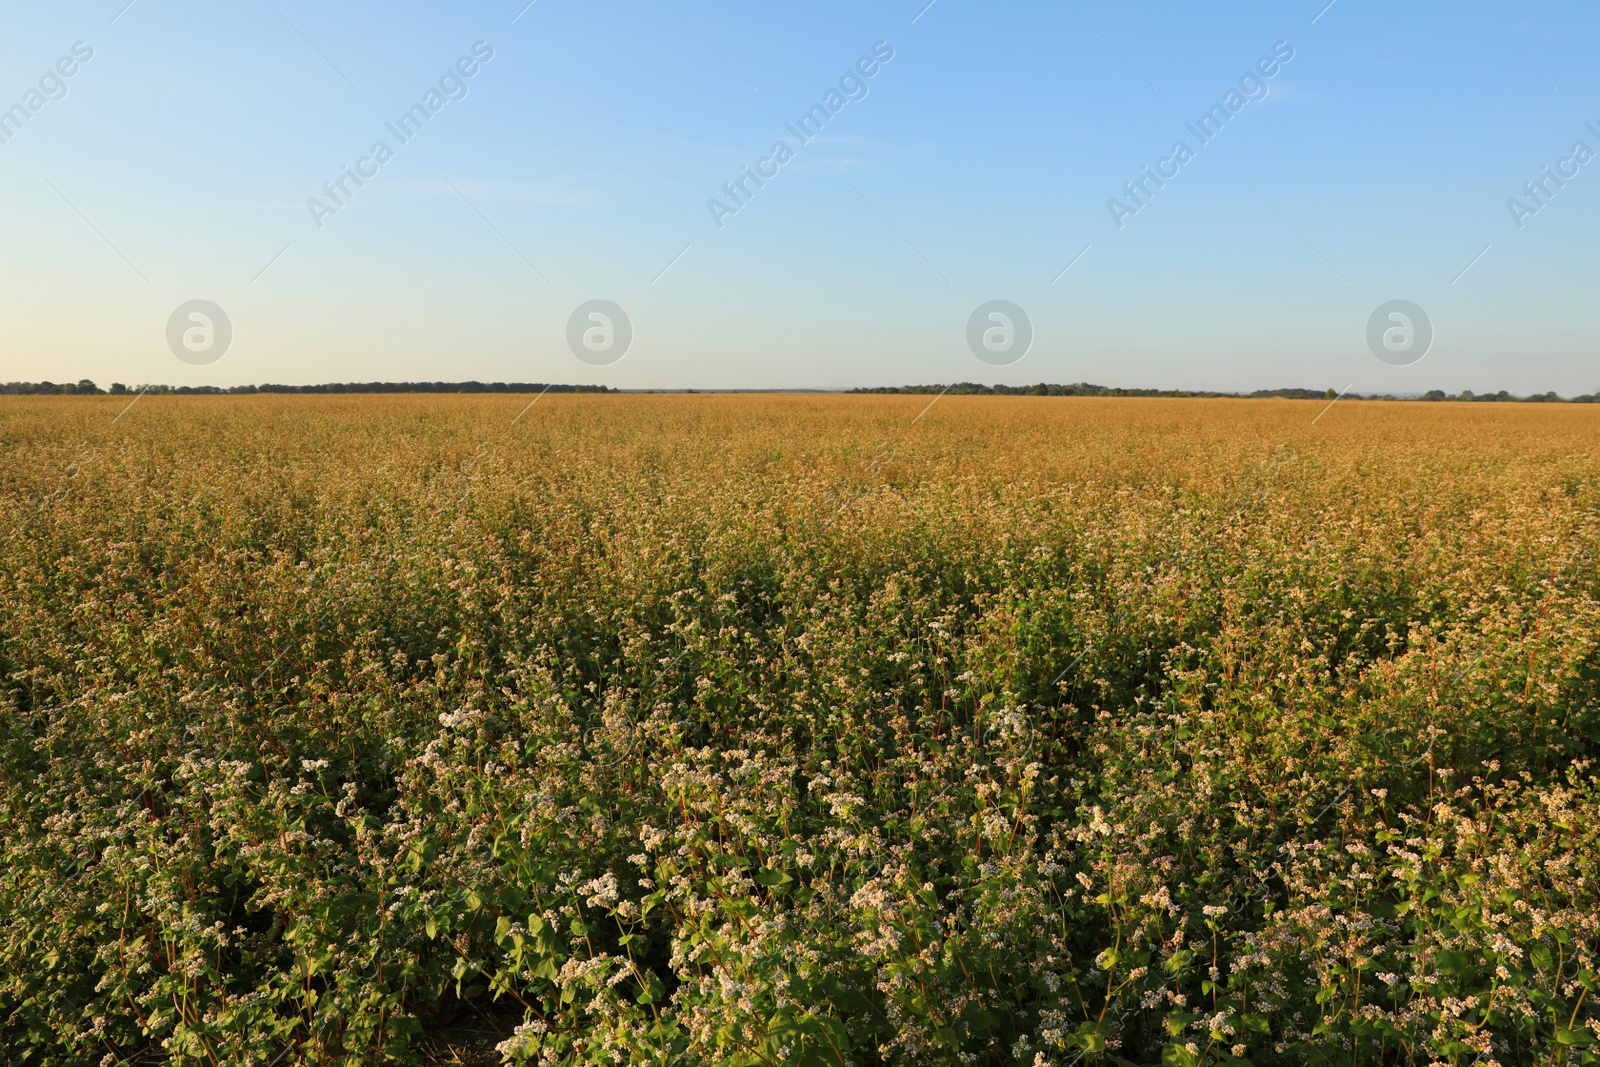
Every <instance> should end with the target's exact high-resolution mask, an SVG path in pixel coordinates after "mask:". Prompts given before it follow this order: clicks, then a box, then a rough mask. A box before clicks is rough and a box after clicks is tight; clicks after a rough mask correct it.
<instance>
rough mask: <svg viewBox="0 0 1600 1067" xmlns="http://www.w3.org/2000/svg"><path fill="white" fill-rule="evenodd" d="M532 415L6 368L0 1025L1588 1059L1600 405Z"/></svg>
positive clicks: (79, 1055) (1350, 1058)
mask: <svg viewBox="0 0 1600 1067" xmlns="http://www.w3.org/2000/svg"><path fill="white" fill-rule="evenodd" d="M529 399H531V398H529V397H519V396H477V397H453V396H389V397H381V398H379V397H370V396H369V397H363V396H346V397H273V396H253V397H222V398H201V397H157V396H150V397H144V398H142V399H140V400H139V401H138V402H136V403H135V404H134V405H133V406H132V407H131V408H128V409H127V410H126V412H125V413H124V414H122V415H121V416H120V417H118V413H119V412H122V411H123V409H124V408H125V406H126V405H127V399H126V398H122V397H105V398H97V397H61V398H0V1046H3V1049H4V1051H3V1053H0V1059H4V1060H5V1062H8V1063H18V1064H90V1065H92V1064H105V1065H107V1067H109V1065H112V1064H122V1063H125V1064H146V1063H158V1062H160V1063H172V1064H182V1065H196V1067H198V1065H202V1064H204V1065H216V1064H253V1065H255V1067H288V1065H292V1064H302V1063H304V1064H334V1063H379V1062H388V1061H399V1062H416V1061H421V1062H441V1063H446V1062H471V1063H486V1062H496V1061H504V1062H507V1063H513V1064H545V1065H550V1067H557V1065H579V1064H595V1065H602V1064H604V1065H611V1064H617V1065H621V1064H638V1065H641V1067H643V1065H654V1067H688V1065H698V1064H733V1065H741V1067H755V1065H774V1067H776V1065H779V1064H784V1065H791V1064H792V1065H799V1067H826V1065H835V1067H838V1065H843V1064H851V1065H859V1067H867V1065H876V1064H897V1065H899V1064H903V1065H907V1067H910V1065H943V1064H958V1065H973V1067H977V1065H986V1067H987V1065H999V1064H1008V1065H1011V1064H1014V1065H1037V1067H1044V1065H1054V1067H1068V1065H1104V1067H1119V1065H1121V1067H1125V1065H1127V1064H1140V1065H1143V1064H1162V1065H1163V1067H1198V1065H1200V1064H1208V1065H1209V1064H1219V1065H1228V1064H1238V1063H1244V1062H1248V1063H1249V1064H1253V1065H1256V1067H1265V1065H1268V1064H1315V1065H1330V1067H1331V1065H1334V1064H1338V1065H1347V1064H1348V1065H1351V1067H1357V1065H1366V1064H1415V1065H1418V1067H1421V1065H1427V1064H1434V1063H1441V1064H1450V1065H1452V1067H1466V1065H1471V1064H1481V1065H1484V1067H1493V1065H1495V1064H1499V1065H1502V1067H1512V1065H1523V1064H1530V1065H1531V1064H1557V1065H1561V1064H1589V1063H1595V1062H1597V1060H1600V1043H1597V1042H1600V1006H1597V1003H1596V997H1597V996H1600V992H1597V991H1594V990H1593V989H1592V987H1593V986H1594V984H1595V982H1596V971H1597V968H1600V965H1597V962H1596V956H1597V953H1600V781H1597V779H1596V777H1595V774H1596V773H1597V771H1600V768H1596V767H1595V766H1594V765H1593V763H1592V760H1593V759H1594V757H1595V756H1596V755H1597V754H1600V567H1597V549H1600V410H1597V409H1596V408H1594V407H1592V406H1571V407H1569V406H1555V405H1494V406H1492V407H1486V406H1475V405H1457V404H1418V403H1377V402H1354V401H1349V400H1343V401H1340V402H1338V403H1337V404H1335V405H1334V406H1333V407H1332V408H1331V409H1328V410H1327V411H1326V412H1325V413H1322V412H1323V411H1324V408H1325V407H1326V403H1325V402H1323V401H1316V402H1301V401H1278V400H1259V401H1237V400H1104V399H1081V398H1024V397H954V396H947V397H944V398H942V399H939V400H938V401H937V402H936V403H934V404H933V406H932V407H931V408H929V407H928V401H929V400H930V399H931V398H929V397H921V396H894V397H843V396H784V397H750V396H691V395H677V396H666V395H660V396H573V395H564V396H555V395H548V396H545V397H543V398H542V399H541V400H539V401H538V403H536V404H534V405H533V406H532V407H525V405H526V404H527V402H528V400H529ZM519 413H520V416H519ZM1319 413H1322V414H1321V416H1320V418H1319Z"/></svg>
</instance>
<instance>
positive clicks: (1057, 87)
mask: <svg viewBox="0 0 1600 1067" xmlns="http://www.w3.org/2000/svg"><path fill="white" fill-rule="evenodd" d="M525 4H526V0H507V2H504V3H502V2H498V0H497V2H494V3H463V4H458V5H437V4H426V5H425V4H418V3H390V4H386V5H382V6H380V5H377V4H373V3H363V2H357V3H349V4H340V5H329V4H312V3H310V2H308V0H228V2H225V3H211V4H202V3H198V2H193V0H135V2H134V3H132V4H131V5H128V4H127V0H107V2H103V3H102V2H99V0H96V2H94V3H44V2H41V0H27V2H25V3H24V2H18V3H13V4H12V5H11V6H10V8H9V10H8V12H7V13H8V15H9V18H8V19H7V25H6V33H5V34H4V36H3V37H0V109H6V108H10V109H12V110H11V111H9V112H6V113H5V114H4V115H0V138H3V143H0V195H3V197H4V204H5V206H4V208H3V209H0V380H14V379H22V380H39V379H49V380H53V381H69V380H77V379H79V378H83V377H88V378H93V379H95V380H96V381H97V382H99V383H100V384H101V385H102V386H104V385H107V384H109V383H110V382H112V381H121V382H126V383H129V384H138V383H146V382H165V383H170V384H174V385H185V384H218V385H232V384H242V383H251V382H256V383H259V382H292V383H305V382H327V381H372V380H390V381H395V380H419V379H420V380H467V379H477V380H482V381H496V380H498V381H534V382H540V381H556V382H592V383H600V384H606V385H611V386H620V387H630V388H642V387H661V388H667V387H690V388H762V387H772V388H805V387H845V386H857V385H869V386H870V385H896V384H906V383H927V382H949V381H982V382H1007V383H1012V384H1021V383H1027V382H1038V381H1050V382H1072V381H1090V382H1096V383H1100V384H1106V385H1119V386H1149V387H1170V388H1197V389H1198V388H1204V389H1225V390H1248V389H1255V388H1268V387H1277V386H1290V385H1293V386H1306V387H1314V388H1319V389H1320V388H1325V387H1332V388H1335V389H1343V388H1345V387H1346V386H1347V385H1348V386H1350V387H1353V388H1354V389H1355V390H1356V391H1361V392H1370V391H1414V390H1422V389H1429V388H1443V389H1448V390H1451V391H1459V390H1461V389H1473V390H1478V391H1493V390H1498V389H1509V390H1511V391H1513V392H1516V393H1529V392H1543V391H1546V390H1556V391H1557V392H1560V393H1563V394H1566V395H1572V394H1575V393H1581V392H1590V391H1593V390H1596V389H1597V388H1600V365H1597V360H1596V355H1597V352H1600V300H1597V299H1596V298H1595V295H1594V294H1595V290H1596V283H1597V281H1600V254H1597V251H1600V242H1597V237H1600V214H1597V210H1596V208H1597V206H1600V159H1594V160H1592V161H1591V160H1590V159H1589V158H1588V156H1589V154H1590V152H1591V150H1592V152H1600V65H1597V64H1596V63H1595V62H1594V56H1595V54H1596V51H1597V45H1600V10H1597V9H1596V8H1595V7H1594V6H1593V5H1592V4H1582V3H1579V2H1577V0H1566V2H1557V3H1552V4H1548V5H1539V6H1538V7H1536V8H1535V7H1530V6H1527V5H1520V4H1516V3H1513V2H1511V0H1416V2H1411V3H1406V4H1404V5H1397V4H1379V3H1376V2H1373V0H1335V2H1334V3H1333V4H1332V5H1331V6H1329V5H1327V0H1310V2H1301V0H1293V2H1282V0H1279V2H1246V3H1240V4H1232V5H1226V6H1224V5H1176V4H1167V5H1150V4H1139V5H1135V4H1125V3H1113V2H1111V0H1053V2H1048V3H1047V2H1033V0H1025V2H1018V3H1013V4H1007V5H996V4H978V3H975V2H973V0H935V2H934V3H933V4H932V5H931V6H930V5H928V4H927V0H905V2H901V0H894V2H875V0H874V2H868V3H859V2H857V3H842V2H834V0H823V2H813V3H808V4H795V3H775V4H749V5H731V4H726V3H717V2H712V0H626V2H620V0H618V2H613V0H598V2H590V3H577V2H574V0H536V2H535V3H533V4H531V5H529V6H526V7H524V5H525ZM75 49H76V53H77V54H76V55H75V54H74V51H75ZM875 50H876V57H875ZM90 52H92V55H89V57H88V58H83V56H84V55H85V54H86V53H90ZM491 53H492V54H491ZM885 56H891V58H887V59H884V58H883V57H885ZM1286 56H1288V57H1290V58H1287V59H1285V58H1283V57H1286ZM458 64H459V66H458ZM858 64H860V65H859V66H858ZM1258 64H1259V65H1258ZM67 70H71V71H72V73H71V75H70V76H68V75H66V74H65V73H63V72H64V71H67ZM864 70H870V71H871V72H872V73H871V76H870V77H869V76H866V75H865V74H863V73H862V71H864ZM465 71H470V72H471V73H470V75H468V74H466V73H463V72H465ZM1264 71H1271V74H1270V76H1268V75H1267V74H1265V73H1263V72H1264ZM430 91H433V93H434V95H433V96H432V97H431V98H430V97H429V95H428V94H429V93H430ZM830 91H833V92H835V94H836V95H834V96H833V97H831V98H830V97H829V93H830ZM1230 91H1234V92H1235V93H1236V94H1237V95H1236V96H1234V97H1233V98H1231V100H1230V99H1229V98H1228V94H1229V92H1230ZM413 105H421V110H420V112H418V113H419V114H422V115H424V116H425V119H426V121H425V122H424V121H422V120H421V119H418V118H415V117H414V118H413V119H412V126H411V127H404V128H402V127H399V126H398V125H397V124H398V123H399V120H400V118H401V116H403V115H405V114H407V113H408V111H410V109H411V108H412V106H413ZM814 105H816V106H819V107H820V108H821V111H820V112H817V114H822V115H826V122H825V124H824V123H821V122H820V121H819V120H816V119H813V122H814V123H816V125H818V126H820V132H817V133H815V136H810V137H807V138H804V139H803V138H802V137H800V136H797V132H799V133H807V134H810V133H812V132H813V131H812V129H811V128H809V127H808V128H805V129H800V128H799V126H798V124H799V121H800V119H801V117H802V116H804V115H806V114H807V113H808V112H810V111H811V109H812V108H813V106H814ZM1213 105H1221V111H1220V112H1219V113H1218V114H1220V115H1222V116H1224V117H1225V119H1226V121H1225V122H1224V121H1222V120H1220V119H1214V120H1213V122H1214V125H1215V126H1216V127H1220V131H1215V132H1214V130H1213V129H1212V128H1207V129H1205V130H1201V129H1199V128H1198V125H1199V121H1200V119H1201V117H1202V116H1203V115H1206V114H1207V113H1208V112H1210V110H1211V108H1212V107H1213ZM19 108H20V110H18V109H19ZM7 116H9V121H7ZM1589 124H1592V128H1591V126H1590V125H1589ZM791 127H794V128H791ZM1207 134H1214V135H1212V136H1210V137H1209V139H1206V137H1205V136H1204V135H1207ZM780 140H781V141H783V142H784V143H785V145H786V146H787V150H788V151H787V154H785V153H778V154H775V152H774V146H775V143H776V142H779V141H780ZM380 142H381V143H383V144H384V146H385V150H384V151H375V149H376V147H377V145H378V143H380ZM1178 142H1182V143H1184V145H1185V146H1186V151H1185V152H1182V153H1176V154H1175V146H1176V144H1177V143H1178ZM1579 142H1582V143H1584V144H1585V146H1586V149H1585V151H1583V152H1579V151H1577V149H1576V146H1577V144H1578V143H1579ZM790 155H792V158H789V156H790ZM780 157H781V158H780ZM1547 167H1548V168H1550V169H1549V171H1548V172H1547V171H1546V169H1545V168H1547ZM744 168H750V169H751V170H759V171H760V172H761V173H765V174H766V175H768V176H767V177H766V178H765V179H763V181H764V184H762V185H760V186H757V185H756V184H755V183H754V182H753V181H751V180H750V179H745V178H744V173H745V171H744ZM1145 168H1148V170H1146V169H1145ZM351 171H354V172H356V173H358V174H365V177H363V178H362V179H361V184H359V185H357V184H355V180H354V179H351V178H349V177H346V175H347V173H349V172H351ZM1152 172H1153V173H1165V174H1166V175H1168V176H1167V177H1166V178H1164V179H1163V181H1164V184H1161V185H1159V186H1158V185H1157V184H1156V183H1155V182H1154V181H1153V180H1152V179H1149V178H1147V177H1146V174H1147V173H1152ZM1558 172H1559V173H1564V174H1566V175H1567V176H1566V177H1565V178H1562V179H1560V182H1559V184H1558V183H1557V182H1556V181H1555V180H1553V179H1551V178H1550V177H1548V176H1547V175H1548V174H1557V173H1558ZM741 179H744V188H743V190H742V191H741V190H738V189H737V188H736V189H735V194H736V195H730V194H729V193H728V192H727V191H726V190H725V184H724V183H731V182H737V181H739V180H741ZM1139 181H1142V182H1143V186H1142V188H1140V187H1138V186H1136V187H1135V194H1136V196H1137V199H1136V198H1135V196H1131V195H1130V194H1129V193H1128V192H1127V191H1126V187H1125V183H1127V182H1139ZM339 182H342V183H343V187H342V189H341V188H340V186H339V185H338V184H334V183H339ZM1529 182H1533V183H1542V186H1541V185H1539V184H1535V185H1534V186H1533V193H1534V194H1537V197H1538V198H1537V199H1535V197H1534V195H1533V194H1530V193H1529V192H1528V191H1527V188H1526V187H1525V183H1529ZM325 183H328V184H327V185H325ZM330 189H331V192H330V191H329V190H330ZM736 196H737V198H736ZM1513 198H1515V199H1516V200H1518V201H1519V202H1520V203H1521V204H1522V205H1523V209H1521V210H1514V208H1515V205H1513V204H1511V203H1509V202H1510V201H1512V200H1513ZM1113 199H1115V200H1116V201H1117V202H1118V203H1111V201H1113ZM313 200H315V201H316V203H313V202H312V201H313ZM713 200H715V201H718V202H720V205H721V206H720V208H719V207H718V204H717V203H712V201H713ZM1119 204H1120V206H1119ZM319 205H320V206H319ZM735 209H736V210H735ZM1535 209H1537V210H1535ZM1069 264H1070V269H1068V270H1065V273H1063V270H1064V268H1067V267H1068V266H1069ZM196 299H203V300H207V301H211V302H214V303H215V304H216V305H217V306H219V307H220V308H222V309H223V310H224V311H225V313H226V315H227V318H228V320H229V322H230V323H231V328H232V335H233V336H232V342H231V346H230V347H229V349H228V351H227V353H226V355H225V356H224V357H222V358H221V359H220V360H219V361H217V362H214V363H211V364H209V365H203V366H192V365H190V364H189V363H187V362H183V361H180V359H179V358H178V357H177V356H176V355H175V354H174V352H173V351H172V350H170V349H169V341H168V323H169V318H170V317H171V316H172V315H173V313H174V310H175V309H177V308H178V307H179V306H180V305H182V304H184V303H186V302H188V301H191V300H196ZM993 299H1003V300H1007V301H1011V302H1013V303H1015V304H1016V305H1017V306H1019V307H1020V308H1022V309H1023V311H1024V312H1025V313H1026V315H1027V317H1028V319H1029V320H1030V321H1031V325H1032V331H1033V341H1032V345H1031V348H1029V350H1028V351H1027V353H1026V355H1025V356H1024V357H1023V358H1021V359H1020V360H1019V361H1017V362H1015V363H1013V364H1011V365H1009V366H992V365H989V364H987V363H985V362H980V360H979V359H978V358H977V357H976V356H975V355H974V353H973V351H971V350H969V343H968V339H967V337H968V320H969V318H970V317H971V316H972V314H973V312H974V310H975V309H977V308H978V307H979V305H980V304H982V303H984V302H985V301H989V300H993ZM1393 299H1404V300H1408V301H1412V302H1414V303H1415V304H1416V305H1418V306H1420V307H1421V308H1422V309H1423V310H1424V312H1425V313H1426V315H1427V318H1428V320H1429V321H1430V322H1431V325H1432V330H1433V333H1434V339H1433V342H1432V346H1431V348H1430V349H1429V350H1428V351H1427V354H1426V356H1425V358H1422V359H1421V360H1420V361H1418V362H1415V363H1413V364H1412V365H1409V366H1395V365H1391V362H1397V361H1391V362H1384V361H1381V360H1380V359H1379V358H1378V357H1377V356H1375V355H1374V353H1373V351H1371V350H1370V349H1369V342H1368V339H1367V331H1368V323H1369V319H1370V317H1371V316H1372V315H1373V312H1374V310H1375V309H1377V308H1378V307H1379V306H1380V305H1381V304H1384V303H1385V302H1386V301H1390V300H1393ZM592 300H608V301H612V302H614V303H615V304H617V305H619V306H621V307H622V308H624V309H625V310H626V315H627V318H628V321H629V323H631V329H632V343H631V347H629V349H628V350H627V353H626V356H625V357H624V358H622V359H621V360H620V361H618V362H615V363H612V364H610V365H605V366H592V365H589V364H587V363H585V362H581V361H580V360H579V359H578V357H577V356H576V355H574V353H573V351H571V350H570V348H569V341H568V323H569V319H570V318H571V317H572V315H573V313H574V311H575V310H576V309H578V308H579V307H580V305H583V304H585V303H586V302H588V301H592ZM594 321H599V320H594Z"/></svg>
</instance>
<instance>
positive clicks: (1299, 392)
mask: <svg viewBox="0 0 1600 1067" xmlns="http://www.w3.org/2000/svg"><path fill="white" fill-rule="evenodd" d="M849 392H852V393H904V394H908V395H916V396H931V395H934V394H938V393H945V394H948V395H950V396H1153V397H1236V398H1237V397H1244V398H1260V397H1280V398H1285V399H1289V400H1332V399H1334V398H1335V397H1337V396H1339V395H1340V394H1339V392H1338V391H1337V390H1334V389H1257V390H1256V391H1255V392H1253V393H1218V392H1209V391H1205V390H1198V389H1115V388H1112V387H1110V386H1105V385H1090V384H1089V383H1087V382H1079V383H1077V384H1076V385H1051V384H1047V383H1045V382H1040V383H1039V384H1038V385H979V384H977V383H976V382H958V383H956V384H955V385H951V386H944V385H899V386H879V387H877V388H873V389H851V390H849ZM1350 395H1351V397H1352V398H1354V399H1365V400H1464V401H1471V402H1474V403H1485V402H1491V401H1506V402H1511V403H1518V404H1593V403H1595V402H1597V401H1600V394H1596V393H1586V394H1584V395H1583V396H1575V397H1573V398H1571V399H1570V400H1569V399H1567V398H1566V397H1562V396H1558V395H1557V394H1555V393H1534V394H1533V395H1532V396H1513V395H1512V394H1511V393H1508V392H1506V391H1505V390H1504V389H1502V390H1500V391H1499V392H1498V393H1474V392H1473V391H1472V390H1471V389H1463V390H1461V392H1460V393H1446V392H1445V391H1444V390H1442V389H1431V390H1429V391H1428V392H1426V393H1423V394H1422V395H1421V396H1394V395H1392V394H1386V393H1379V394H1372V395H1363V394H1355V393H1352V394H1350Z"/></svg>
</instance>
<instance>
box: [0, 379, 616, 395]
mask: <svg viewBox="0 0 1600 1067" xmlns="http://www.w3.org/2000/svg"><path fill="white" fill-rule="evenodd" d="M616 391H617V390H614V389H608V388H606V387H605V386H603V385H545V384H544V383H542V382H331V383H328V384H326V385H271V384H268V385H231V386H227V387H222V386H217V385H135V386H128V385H123V384H122V383H121V382H112V383H111V388H109V389H101V388H100V387H99V386H97V385H95V383H94V382H92V381H90V380H89V379H87V378H84V379H83V380H81V381H78V382H67V383H64V384H59V385H58V384H57V383H55V382H7V383H6V384H4V385H0V394H11V395H22V396H38V395H54V396H59V395H69V394H80V395H92V396H128V395H132V394H136V393H150V394H152V395H156V394H170V395H174V396H227V395H237V394H248V393H545V392H550V393H611V392H616Z"/></svg>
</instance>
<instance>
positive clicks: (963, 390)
mask: <svg viewBox="0 0 1600 1067" xmlns="http://www.w3.org/2000/svg"><path fill="white" fill-rule="evenodd" d="M623 391H624V390H621V389H611V388H608V387H606V386H604V385H545V384H543V383H541V382H330V383H327V384H324V385H272V384H267V385H232V386H227V387H223V386H217V385H136V386H129V385H124V384H122V383H121V382H113V383H111V388H109V389H101V388H100V387H99V386H97V385H96V384H95V383H94V382H92V381H90V380H89V379H87V378H84V379H81V380H79V381H76V382H64V383H59V384H58V383H56V382H6V383H5V384H4V385H0V394H4V395H11V396H19V395H20V396H66V395H83V396H130V395H133V394H136V393H150V394H152V395H161V394H167V395H173V396H227V395H239V394H249V393H544V392H550V393H620V392H623ZM650 391H651V392H663V391H670V390H650ZM685 391H686V392H690V393H693V392H696V390H694V389H689V390H685ZM706 391H708V392H715V391H717V390H706ZM727 391H728V392H760V391H761V390H727ZM796 391H798V392H805V390H785V392H796ZM847 392H849V393H861V394H906V395H916V396H932V395H935V394H940V393H947V394H949V395H951V396H1132V397H1140V396H1144V397H1201V398H1204V397H1235V398H1239V397H1243V398H1261V397H1279V398H1283V399H1288V400H1332V399H1334V398H1335V397H1337V396H1339V395H1340V394H1339V393H1338V392H1336V391H1335V390H1332V389H1257V390H1256V391H1255V392H1253V393H1220V392H1211V391H1207V390H1198V389H1116V388H1112V387H1110V386H1105V385H1090V384H1088V383H1087V382H1079V383H1077V384H1076V385H1051V384H1047V383H1044V382H1040V383H1039V384H1038V385H979V384H978V383H976V382H958V383H956V384H955V385H950V386H944V385H890V386H877V387H875V388H870V389H867V388H862V389H850V390H847ZM1351 396H1352V398H1356V399H1366V400H1458V401H1470V402H1473V403H1494V402H1507V403H1517V404H1593V403H1596V402H1597V401H1600V394H1597V393H1586V394H1584V395H1582V396H1575V397H1572V398H1570V399H1569V398H1567V397H1563V396H1559V395H1557V394H1556V393H1553V392H1550V393H1534V394H1532V395H1531V396H1515V395H1513V394H1511V393H1508V392H1506V391H1505V390H1504V389H1502V390H1500V391H1499V392H1498V393H1474V392H1473V391H1472V390H1471V389H1463V390H1461V392H1459V393H1446V392H1445V391H1444V390H1443V389H1431V390H1429V391H1428V392H1426V393H1423V394H1421V395H1420V396H1394V395H1392V394H1385V393H1379V394H1366V395H1363V394H1351Z"/></svg>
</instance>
